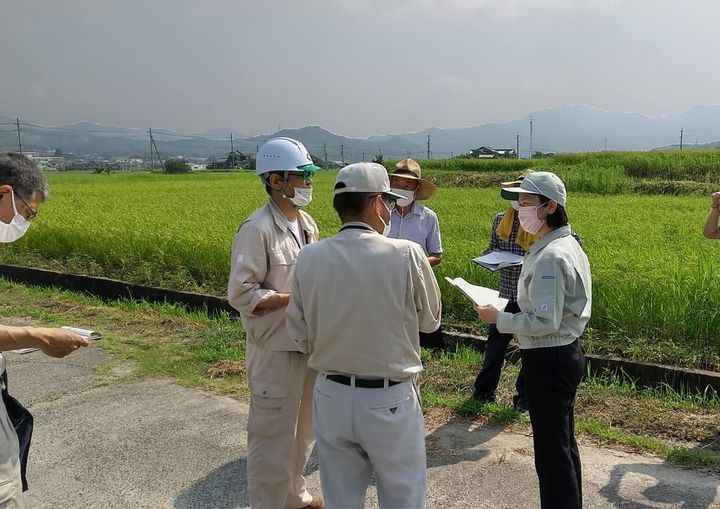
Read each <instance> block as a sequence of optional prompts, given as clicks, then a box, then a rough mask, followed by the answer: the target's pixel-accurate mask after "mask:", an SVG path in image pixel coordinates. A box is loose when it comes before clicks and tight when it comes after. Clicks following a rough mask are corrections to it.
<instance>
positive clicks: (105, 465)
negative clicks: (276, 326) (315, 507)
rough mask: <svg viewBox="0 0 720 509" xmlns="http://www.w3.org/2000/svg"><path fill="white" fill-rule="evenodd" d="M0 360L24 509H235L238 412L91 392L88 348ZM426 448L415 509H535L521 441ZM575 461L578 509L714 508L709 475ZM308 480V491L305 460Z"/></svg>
mask: <svg viewBox="0 0 720 509" xmlns="http://www.w3.org/2000/svg"><path fill="white" fill-rule="evenodd" d="M7 357H8V373H9V376H10V390H11V393H13V394H14V395H15V396H16V397H17V398H18V399H19V400H20V401H22V402H24V403H25V404H26V405H27V406H28V407H29V408H30V409H31V411H32V413H33V414H34V416H35V434H34V436H33V446H32V449H31V453H30V461H29V483H30V491H28V493H27V501H28V505H29V506H30V507H32V508H81V507H82V508H85V507H92V508H95V507H97V508H104V509H106V508H126V507H127V508H130V507H131V508H141V507H142V508H144V507H148V508H156V507H172V508H181V509H188V508H223V509H225V508H235V507H247V505H248V499H247V483H246V480H245V452H246V449H245V440H246V435H245V425H246V422H247V411H248V405H247V404H246V403H245V402H242V401H236V400H234V399H231V398H227V397H222V396H215V395H212V394H208V393H205V392H201V391H196V390H193V389H188V388H184V387H181V386H179V385H176V384H174V383H172V382H171V381H169V380H147V381H140V382H133V383H121V382H115V383H110V384H107V385H98V383H97V380H96V378H95V375H94V372H93V368H94V367H95V366H99V365H102V364H104V363H105V362H107V359H106V356H105V353H104V352H103V350H102V348H100V347H98V346H94V347H91V348H87V349H83V350H81V351H80V352H78V353H76V354H73V355H71V356H69V357H67V358H65V359H60V360H58V359H50V358H47V357H45V356H43V355H42V354H40V353H39V352H34V353H29V354H24V355H17V354H8V355H7ZM427 443H428V466H429V469H428V485H429V489H428V497H427V507H430V508H433V507H442V508H447V507H458V508H525V507H527V508H533V507H538V506H539V503H538V490H537V478H536V476H535V470H534V466H533V456H532V440H531V438H530V437H529V436H526V435H522V434H517V433H509V432H504V431H503V430H502V429H500V428H488V427H482V428H470V427H468V424H467V423H466V422H464V421H461V420H458V421H454V422H450V423H447V424H445V425H443V426H441V427H440V428H437V429H433V430H428V442H427ZM581 456H582V460H583V477H584V479H583V482H584V485H583V491H584V501H585V507H590V508H596V507H597V508H604V507H625V508H707V507H720V496H719V495H718V484H719V483H720V477H718V476H716V475H711V474H706V473H702V472H698V471H694V470H690V469H683V468H680V467H677V466H674V465H670V464H666V463H664V462H663V461H661V460H658V459H656V458H652V457H645V456H642V455H637V454H629V453H624V452H619V451H614V450H610V449H602V448H598V447H595V446H591V445H584V446H581ZM308 478H309V484H310V488H311V489H312V490H314V491H315V492H319V477H318V472H317V459H316V458H315V457H313V458H312V460H311V462H310V464H309V465H308ZM365 506H366V507H376V506H377V505H376V499H375V492H374V488H373V487H371V488H370V490H368V496H367V500H366V504H365Z"/></svg>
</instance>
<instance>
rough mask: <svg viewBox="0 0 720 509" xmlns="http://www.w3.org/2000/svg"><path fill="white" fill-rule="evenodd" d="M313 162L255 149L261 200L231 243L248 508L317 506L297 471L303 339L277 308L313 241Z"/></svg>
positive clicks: (301, 445) (298, 150)
mask: <svg viewBox="0 0 720 509" xmlns="http://www.w3.org/2000/svg"><path fill="white" fill-rule="evenodd" d="M317 169H318V167H317V166H315V165H314V164H313V162H312V159H311V157H310V154H309V153H308V151H307V150H306V149H305V147H304V146H303V144H302V143H300V142H299V141H297V140H293V139H291V138H274V139H272V140H269V141H268V142H267V143H265V144H264V145H263V146H262V147H260V150H259V151H258V154H257V159H256V173H257V174H258V175H259V176H260V179H261V180H262V182H263V185H264V186H265V190H266V192H267V194H268V195H269V200H268V203H267V204H266V205H265V206H264V207H262V208H260V209H258V210H257V211H255V213H253V214H252V215H251V216H250V217H249V218H247V219H246V220H245V222H243V223H242V225H241V226H240V229H239V230H238V232H237V234H236V236H235V241H234V243H233V248H232V259H231V269H230V280H229V283H228V300H229V301H230V304H231V305H232V306H233V307H234V308H235V309H237V310H238V311H239V312H240V316H241V318H242V322H243V327H244V328H245V335H246V338H247V352H246V370H247V380H248V385H249V386H250V392H251V396H250V414H249V416H248V423H247V442H248V458H247V482H248V492H249V497H250V506H251V507H253V508H288V509H297V508H320V507H324V505H323V502H322V498H321V497H313V496H312V495H310V493H308V491H307V489H306V487H305V479H304V477H303V475H302V473H303V470H304V468H305V464H306V463H307V460H308V458H309V457H310V453H311V452H312V448H313V444H314V441H315V436H314V433H313V429H312V388H313V384H314V382H315V376H316V374H317V372H316V371H315V370H313V369H309V368H308V364H307V353H306V352H307V349H306V345H305V344H304V343H297V342H295V341H293V340H292V339H290V336H289V335H288V332H287V328H286V326H285V309H286V307H287V304H288V300H289V298H290V289H291V286H292V276H293V271H294V269H295V260H296V259H297V257H298V253H299V252H300V250H301V249H302V248H304V246H306V245H308V244H311V243H312V242H315V241H317V239H318V228H317V225H316V224H315V221H314V220H313V219H312V217H310V215H308V214H307V213H305V212H303V211H302V210H300V208H301V207H303V206H305V205H307V204H308V203H310V201H311V200H312V177H313V174H314V173H315V171H316V170H317Z"/></svg>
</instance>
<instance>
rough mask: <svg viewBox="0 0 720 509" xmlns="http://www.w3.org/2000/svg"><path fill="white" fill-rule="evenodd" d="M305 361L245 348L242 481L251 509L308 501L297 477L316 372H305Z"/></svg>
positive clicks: (309, 435)
mask: <svg viewBox="0 0 720 509" xmlns="http://www.w3.org/2000/svg"><path fill="white" fill-rule="evenodd" d="M307 358H308V356H307V354H304V353H300V352H276V351H269V350H264V349H262V348H259V347H257V346H256V345H253V344H252V343H248V345H247V355H246V361H247V379H248V385H249V386H250V392H251V396H250V415H249V417H248V425H247V441H248V458H247V480H248V492H249V496H250V507H252V508H253V509H282V508H288V509H297V508H300V507H303V506H306V505H307V504H309V503H310V502H311V501H312V495H310V493H308V491H307V489H306V487H305V478H304V477H303V475H302V473H303V470H304V469H305V465H306V464H307V461H308V458H309V457H310V453H311V452H312V448H313V445H314V444H315V434H314V432H313V426H312V397H313V387H314V384H315V377H316V375H317V372H316V371H315V370H313V369H310V368H308V365H307Z"/></svg>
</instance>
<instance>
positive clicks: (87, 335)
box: [12, 325, 103, 354]
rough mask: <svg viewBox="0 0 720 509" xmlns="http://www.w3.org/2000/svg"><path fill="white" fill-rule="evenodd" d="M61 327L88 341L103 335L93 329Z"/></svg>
mask: <svg viewBox="0 0 720 509" xmlns="http://www.w3.org/2000/svg"><path fill="white" fill-rule="evenodd" d="M60 328H61V329H66V330H69V331H70V332H74V333H75V334H77V335H78V336H82V337H83V338H84V339H87V340H88V341H94V340H97V339H102V337H103V335H102V334H100V333H99V332H96V331H94V330H88V329H79V328H77V327H68V326H67V325H64V326H63V327H60ZM38 350H40V349H39V348H19V349H17V350H12V351H13V352H14V353H20V354H23V353H30V352H37V351H38Z"/></svg>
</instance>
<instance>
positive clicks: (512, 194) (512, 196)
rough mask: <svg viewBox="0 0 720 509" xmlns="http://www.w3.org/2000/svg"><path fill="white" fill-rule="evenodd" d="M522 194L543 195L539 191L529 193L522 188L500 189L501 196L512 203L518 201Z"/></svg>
mask: <svg viewBox="0 0 720 509" xmlns="http://www.w3.org/2000/svg"><path fill="white" fill-rule="evenodd" d="M520 193H524V194H538V195H541V193H538V192H537V191H528V190H527V189H523V188H522V187H503V188H502V189H500V196H501V197H503V198H505V199H506V200H510V201H516V200H517V199H518V195H519V194H520Z"/></svg>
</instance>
